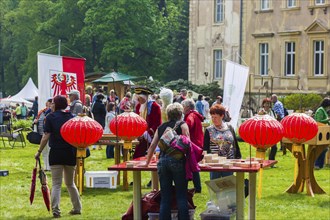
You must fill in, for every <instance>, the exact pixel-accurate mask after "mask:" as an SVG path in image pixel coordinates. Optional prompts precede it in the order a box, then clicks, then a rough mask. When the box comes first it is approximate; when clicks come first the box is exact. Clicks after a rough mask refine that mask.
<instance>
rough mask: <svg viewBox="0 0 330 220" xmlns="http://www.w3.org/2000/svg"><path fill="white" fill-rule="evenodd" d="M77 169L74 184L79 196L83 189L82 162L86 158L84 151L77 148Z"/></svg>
mask: <svg viewBox="0 0 330 220" xmlns="http://www.w3.org/2000/svg"><path fill="white" fill-rule="evenodd" d="M76 158H77V159H76V161H77V168H76V174H75V183H76V186H77V188H78V190H79V194H80V195H82V192H83V189H84V160H85V158H86V149H85V148H77V155H76Z"/></svg>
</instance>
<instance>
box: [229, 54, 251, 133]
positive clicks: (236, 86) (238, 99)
mask: <svg viewBox="0 0 330 220" xmlns="http://www.w3.org/2000/svg"><path fill="white" fill-rule="evenodd" d="M248 75H249V67H246V66H242V65H240V64H238V63H234V62H232V61H229V60H226V72H225V80H224V91H223V105H224V106H226V107H227V108H228V111H229V113H230V116H231V121H230V124H231V125H232V126H233V127H234V129H236V127H237V121H238V117H239V112H240V109H241V105H242V101H243V97H244V92H245V87H246V82H247V78H248Z"/></svg>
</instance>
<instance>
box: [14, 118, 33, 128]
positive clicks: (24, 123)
mask: <svg viewBox="0 0 330 220" xmlns="http://www.w3.org/2000/svg"><path fill="white" fill-rule="evenodd" d="M31 126H32V120H17V121H14V122H13V128H14V129H18V128H23V130H29V129H30V128H31Z"/></svg>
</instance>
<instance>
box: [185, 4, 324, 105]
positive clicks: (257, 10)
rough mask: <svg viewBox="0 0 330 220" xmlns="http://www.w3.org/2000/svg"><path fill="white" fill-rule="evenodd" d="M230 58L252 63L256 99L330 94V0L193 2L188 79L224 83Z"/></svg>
mask: <svg viewBox="0 0 330 220" xmlns="http://www.w3.org/2000/svg"><path fill="white" fill-rule="evenodd" d="M226 59H228V60H232V61H235V62H237V63H241V64H242V65H246V66H249V68H250V72H249V74H250V75H249V79H248V85H247V87H246V92H249V90H250V91H251V93H252V94H254V98H256V97H257V96H260V94H261V95H262V96H265V95H269V94H270V93H276V94H278V95H286V94H291V93H304V94H306V93H317V94H326V93H328V94H329V93H330V77H329V75H330V62H329V61H330V0H207V1H205V0H194V1H190V27H189V74H188V77H189V81H191V82H192V83H194V84H206V83H210V82H213V81H218V83H219V85H220V87H221V88H223V83H224V71H225V60H226ZM249 88H250V89H249ZM259 101H260V100H257V101H256V100H255V103H258V102H259ZM245 102H246V99H245ZM258 104H259V103H258Z"/></svg>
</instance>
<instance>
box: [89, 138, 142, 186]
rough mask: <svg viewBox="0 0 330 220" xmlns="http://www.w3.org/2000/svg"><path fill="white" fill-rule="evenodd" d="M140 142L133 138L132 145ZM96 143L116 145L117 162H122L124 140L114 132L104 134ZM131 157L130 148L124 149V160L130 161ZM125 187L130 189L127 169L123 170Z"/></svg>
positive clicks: (118, 183) (118, 178)
mask: <svg viewBox="0 0 330 220" xmlns="http://www.w3.org/2000/svg"><path fill="white" fill-rule="evenodd" d="M138 144H139V141H138V140H133V141H132V145H133V146H136V145H138ZM95 145H114V146H115V155H114V156H115V158H114V159H115V164H119V163H120V158H121V157H120V148H121V146H123V145H124V141H123V140H121V139H120V138H119V137H117V136H116V135H114V134H103V135H102V137H101V138H100V139H99V140H98V142H96V143H95ZM129 159H130V154H129V149H123V161H124V162H125V161H128V160H129ZM117 185H120V172H118V177H117ZM123 188H124V190H128V178H127V171H124V172H123Z"/></svg>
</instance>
